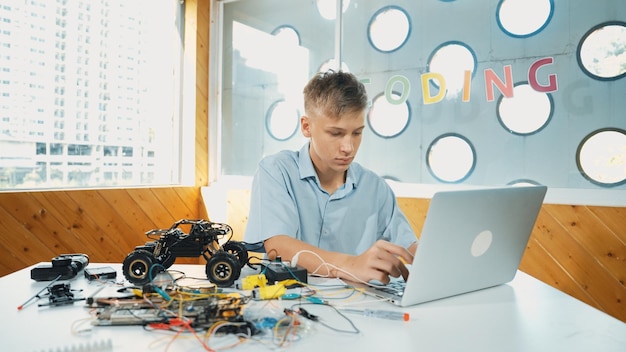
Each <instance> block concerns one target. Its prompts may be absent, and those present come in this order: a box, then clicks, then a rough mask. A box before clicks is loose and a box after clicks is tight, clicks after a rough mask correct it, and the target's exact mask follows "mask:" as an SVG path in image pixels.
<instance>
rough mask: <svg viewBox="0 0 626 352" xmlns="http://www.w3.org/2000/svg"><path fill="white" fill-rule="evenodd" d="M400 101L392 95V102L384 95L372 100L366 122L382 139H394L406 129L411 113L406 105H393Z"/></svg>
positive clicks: (397, 96) (395, 95)
mask: <svg viewBox="0 0 626 352" xmlns="http://www.w3.org/2000/svg"><path fill="white" fill-rule="evenodd" d="M399 100H400V95H399V94H397V93H392V101H390V100H389V99H387V97H386V96H385V95H384V94H381V95H379V96H377V97H376V98H374V101H373V102H372V107H371V108H370V111H369V114H368V117H367V122H368V123H369V126H370V128H371V129H372V131H374V133H376V134H377V135H379V136H381V137H384V138H391V137H395V136H397V135H399V134H401V133H402V131H404V129H406V127H407V125H408V124H409V118H410V115H411V111H410V108H409V105H408V103H407V102H406V101H405V102H403V103H399V104H398V103H393V102H395V101H399Z"/></svg>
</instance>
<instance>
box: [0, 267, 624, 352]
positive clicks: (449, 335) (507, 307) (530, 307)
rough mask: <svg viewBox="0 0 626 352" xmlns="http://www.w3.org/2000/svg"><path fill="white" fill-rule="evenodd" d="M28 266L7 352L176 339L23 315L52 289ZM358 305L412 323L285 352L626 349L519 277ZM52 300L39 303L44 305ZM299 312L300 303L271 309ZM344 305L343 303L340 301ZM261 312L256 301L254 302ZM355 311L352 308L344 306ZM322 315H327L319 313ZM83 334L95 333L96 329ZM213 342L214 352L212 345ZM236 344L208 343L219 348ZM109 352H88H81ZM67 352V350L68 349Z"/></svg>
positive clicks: (63, 312)
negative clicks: (426, 297) (434, 295)
mask: <svg viewBox="0 0 626 352" xmlns="http://www.w3.org/2000/svg"><path fill="white" fill-rule="evenodd" d="M105 265H109V266H113V267H114V268H116V269H117V270H118V280H121V279H123V276H122V274H121V271H120V267H121V266H120V265H111V264H97V263H91V264H89V266H90V267H97V266H105ZM174 268H176V269H178V270H181V271H183V272H185V273H187V274H188V275H190V276H196V277H204V266H202V265H175V266H174ZM30 269H31V267H29V268H25V269H23V270H20V271H17V272H15V273H13V274H10V275H7V276H4V277H2V278H0V290H1V292H3V294H2V300H1V301H0V302H1V303H0V304H1V306H2V309H1V311H2V312H3V313H4V316H3V323H2V328H1V329H0V346H2V350H3V351H57V350H59V351H68V352H71V351H92V350H97V351H164V350H165V348H166V345H167V343H168V342H169V341H170V340H171V338H170V337H171V336H172V334H171V333H163V332H149V331H145V330H143V329H142V327H140V326H114V327H113V326H111V327H102V326H98V327H93V328H92V329H91V332H86V333H82V334H79V335H75V334H72V331H71V330H72V329H71V327H72V323H73V322H75V321H77V320H80V319H84V318H87V317H88V316H89V314H88V310H87V309H86V308H85V304H84V303H83V302H75V303H74V304H72V305H67V306H60V307H38V305H37V303H38V302H31V303H30V304H29V305H27V306H26V307H25V308H24V309H23V310H21V311H18V309H17V307H18V306H19V305H21V304H22V303H24V302H25V301H26V300H28V299H29V298H30V297H32V296H33V295H35V294H36V293H37V292H39V291H40V290H41V289H42V288H44V287H46V285H47V284H48V283H47V282H35V281H33V280H31V279H30ZM67 282H69V283H70V285H71V287H72V289H78V288H82V289H83V290H84V291H83V292H84V294H85V295H87V296H88V295H89V294H90V293H91V292H95V290H96V289H97V288H98V285H96V284H94V283H89V282H88V281H87V280H86V279H85V278H84V277H83V276H82V272H81V273H79V275H78V276H77V277H76V278H74V279H72V280H70V281H67ZM360 300H361V301H354V300H353V301H350V304H353V305H354V307H355V308H378V309H387V310H402V311H406V312H408V313H410V315H411V319H410V321H408V322H403V321H391V320H383V319H377V318H368V317H362V316H358V315H348V316H349V317H350V318H351V319H352V321H353V322H354V324H355V325H356V326H357V327H358V329H359V330H360V333H359V334H346V333H339V332H334V331H331V330H329V329H327V328H325V327H324V326H321V325H319V324H317V323H313V322H311V324H310V325H309V327H310V328H309V331H307V332H306V333H303V334H302V338H301V339H300V340H299V341H296V342H293V343H291V344H290V345H289V346H288V347H286V348H282V349H279V350H296V351H359V350H363V351H568V352H569V351H622V352H623V351H626V323H623V322H621V321H619V320H617V319H614V318H613V317H611V316H609V315H607V314H605V313H603V312H601V311H598V310H596V309H594V308H592V307H590V306H588V305H586V304H584V303H582V302H580V301H578V300H576V299H574V298H572V297H570V296H568V295H566V294H564V293H562V292H560V291H558V290H556V289H554V288H552V287H550V286H548V285H545V284H544V283H542V282H540V281H538V280H536V279H534V278H532V277H530V276H528V275H527V274H525V273H523V272H518V273H517V275H516V277H515V279H514V280H513V281H512V282H510V283H509V284H506V285H501V286H498V287H494V288H490V289H485V290H481V291H477V292H473V293H468V294H465V295H461V296H456V297H452V298H447V299H443V300H439V301H435V302H430V303H424V304H420V305H417V306H414V307H410V308H403V309H401V308H397V307H395V306H392V305H391V304H389V303H386V302H375V301H372V299H371V298H369V297H362V298H360ZM45 302H47V299H41V300H39V303H45ZM281 303H282V304H283V305H291V304H292V303H294V302H293V301H283V302H278V303H273V304H281ZM333 303H334V304H336V305H341V304H342V302H341V301H333ZM255 304H257V303H255ZM346 304H347V303H346ZM306 309H307V310H309V311H310V312H312V313H314V314H316V313H317V314H319V315H320V317H321V318H323V319H324V320H325V321H327V322H328V323H329V324H331V325H336V326H340V324H343V325H341V326H343V327H347V326H346V324H345V322H344V321H343V320H342V319H340V318H339V316H338V315H336V314H331V313H329V311H328V310H324V308H323V307H317V306H306ZM319 309H321V310H319ZM83 327H89V325H88V324H86V326H85V325H83ZM212 342H215V345H213V344H212ZM228 342H232V338H228V337H226V338H218V339H215V340H211V341H210V343H209V344H210V345H211V347H213V348H217V347H220V346H221V345H223V344H224V343H228ZM87 345H89V346H104V347H106V348H101V349H86V348H83V349H80V346H87ZM63 348H66V349H63ZM276 349H278V348H276V347H275V346H271V345H265V344H262V343H259V342H254V341H250V342H247V343H244V344H241V345H239V346H237V347H236V348H235V349H234V350H237V351H239V350H251V351H259V350H276ZM167 350H168V351H202V350H203V348H202V346H201V345H200V344H199V343H198V341H197V340H195V339H193V338H179V339H177V340H176V341H174V342H173V343H172V344H171V345H170V346H169V348H168V349H167Z"/></svg>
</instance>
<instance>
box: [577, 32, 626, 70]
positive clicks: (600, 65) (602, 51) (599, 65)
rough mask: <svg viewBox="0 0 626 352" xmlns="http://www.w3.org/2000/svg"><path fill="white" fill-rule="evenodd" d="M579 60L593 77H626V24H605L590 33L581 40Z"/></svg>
mask: <svg viewBox="0 0 626 352" xmlns="http://www.w3.org/2000/svg"><path fill="white" fill-rule="evenodd" d="M578 59H579V60H580V63H581V65H582V69H583V70H584V71H585V72H586V73H587V74H588V75H590V76H591V77H594V78H597V79H603V80H604V79H606V80H611V79H619V78H621V77H624V76H626V23H621V22H620V23H615V24H611V23H609V24H603V25H600V26H598V27H597V28H594V29H592V30H591V31H589V32H588V33H587V34H586V35H585V36H584V37H583V39H582V40H581V43H580V47H579V49H578Z"/></svg>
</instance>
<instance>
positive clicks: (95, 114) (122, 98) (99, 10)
mask: <svg viewBox="0 0 626 352" xmlns="http://www.w3.org/2000/svg"><path fill="white" fill-rule="evenodd" d="M11 2H12V5H11V7H10V9H9V10H7V11H5V12H4V14H3V15H4V16H5V17H6V18H7V19H8V20H9V21H6V22H3V23H0V32H1V33H6V35H3V37H2V38H3V39H2V40H3V43H7V44H9V45H8V46H7V47H6V48H3V50H2V55H3V56H5V57H8V56H10V57H11V60H2V68H3V74H2V75H3V78H4V77H8V78H10V79H7V81H8V84H3V92H7V93H8V94H7V95H3V96H1V97H0V116H3V119H2V120H1V121H0V180H3V181H2V182H0V190H1V189H11V190H13V189H20V188H29V189H44V188H58V187H63V188H76V187H108V186H138V185H164V184H178V183H180V182H181V181H180V180H179V179H178V178H177V177H178V176H176V175H179V174H180V173H179V169H180V166H179V165H180V163H181V161H180V160H179V155H180V154H181V151H180V150H181V148H182V147H181V143H182V141H181V138H180V137H179V134H180V128H179V127H178V126H180V125H181V118H182V117H181V114H180V111H181V108H180V103H179V97H180V96H181V94H180V92H179V91H180V87H181V77H182V75H181V71H182V40H181V38H182V29H183V18H182V9H183V5H181V2H180V1H179V0H170V1H158V2H154V1H151V0H136V1H123V0H103V1H97V2H86V1H67V2H66V1H44V0H40V1H28V2H25V1H17V0H13V1H11ZM87 3H89V4H87ZM86 5H87V6H86ZM28 38H32V40H28ZM15 44H19V45H15ZM5 74H6V75H5ZM4 87H6V89H5V88H4ZM111 155H119V156H121V157H124V162H125V163H126V164H125V165H124V167H122V164H121V163H119V160H118V159H116V162H118V163H117V164H116V166H110V165H111V164H107V163H108V161H109V160H110V159H111ZM148 158H150V163H148ZM146 175H151V176H150V177H146Z"/></svg>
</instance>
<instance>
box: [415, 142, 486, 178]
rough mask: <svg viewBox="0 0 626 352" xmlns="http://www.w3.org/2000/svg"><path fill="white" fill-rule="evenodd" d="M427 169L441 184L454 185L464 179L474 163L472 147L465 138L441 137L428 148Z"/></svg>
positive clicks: (470, 171)
mask: <svg viewBox="0 0 626 352" xmlns="http://www.w3.org/2000/svg"><path fill="white" fill-rule="evenodd" d="M427 155H428V159H427V162H428V168H429V171H430V172H431V173H432V175H433V176H434V177H435V178H437V179H438V180H440V181H442V182H447V183H456V182H461V181H463V180H464V179H466V178H467V177H468V176H469V175H470V174H471V173H472V171H473V169H474V165H475V163H476V160H475V159H476V156H475V155H474V147H472V144H471V143H470V142H469V141H468V140H467V139H465V137H463V136H460V135H455V134H450V135H443V136H440V137H439V138H437V139H436V140H435V141H434V142H433V143H432V144H431V145H430V146H429V147H428V153H427Z"/></svg>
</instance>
